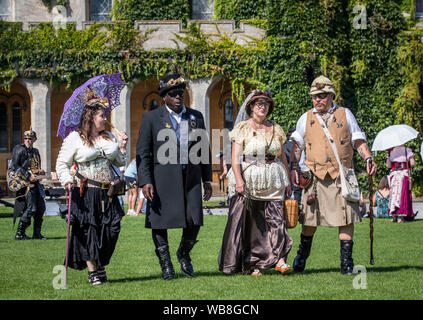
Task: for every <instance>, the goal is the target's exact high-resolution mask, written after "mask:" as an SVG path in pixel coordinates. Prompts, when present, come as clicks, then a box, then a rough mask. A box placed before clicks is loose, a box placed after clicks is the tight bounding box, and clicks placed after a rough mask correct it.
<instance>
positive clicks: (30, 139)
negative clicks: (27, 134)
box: [24, 138, 32, 141]
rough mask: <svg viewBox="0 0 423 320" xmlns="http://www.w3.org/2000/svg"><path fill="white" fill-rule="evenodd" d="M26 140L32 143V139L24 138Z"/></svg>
mask: <svg viewBox="0 0 423 320" xmlns="http://www.w3.org/2000/svg"><path fill="white" fill-rule="evenodd" d="M24 140H29V141H32V138H24Z"/></svg>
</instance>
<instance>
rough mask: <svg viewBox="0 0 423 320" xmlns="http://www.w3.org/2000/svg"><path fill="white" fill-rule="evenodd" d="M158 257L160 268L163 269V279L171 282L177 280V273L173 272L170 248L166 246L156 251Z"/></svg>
mask: <svg viewBox="0 0 423 320" xmlns="http://www.w3.org/2000/svg"><path fill="white" fill-rule="evenodd" d="M156 255H157V257H158V258H159V262H160V266H161V267H162V278H163V279H164V280H170V279H174V278H175V271H174V270H173V265H172V261H171V260H170V254H169V246H168V245H164V246H161V247H158V248H157V249H156Z"/></svg>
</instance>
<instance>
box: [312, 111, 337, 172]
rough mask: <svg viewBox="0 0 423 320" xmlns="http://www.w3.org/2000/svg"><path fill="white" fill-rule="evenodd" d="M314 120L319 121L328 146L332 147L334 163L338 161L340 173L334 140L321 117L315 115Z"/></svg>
mask: <svg viewBox="0 0 423 320" xmlns="http://www.w3.org/2000/svg"><path fill="white" fill-rule="evenodd" d="M316 118H317V120H319V122H320V124H321V125H322V129H323V132H324V133H325V135H326V137H327V138H328V140H329V143H330V146H331V147H332V150H333V153H334V154H335V158H336V161H338V164H339V171H340V172H341V171H342V170H341V167H342V164H341V159H339V154H338V150H337V149H336V145H335V140H334V139H333V138H332V136H331V134H330V132H329V129H328V127H327V126H326V123H325V122H324V121H323V119H322V117H321V116H320V115H319V114H318V113H316Z"/></svg>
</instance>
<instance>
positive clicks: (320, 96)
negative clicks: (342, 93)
mask: <svg viewBox="0 0 423 320" xmlns="http://www.w3.org/2000/svg"><path fill="white" fill-rule="evenodd" d="M328 95H329V93H319V94H313V96H312V98H313V99H317V98H319V99H325V98H326V97H327V96H328Z"/></svg>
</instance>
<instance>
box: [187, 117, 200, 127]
mask: <svg viewBox="0 0 423 320" xmlns="http://www.w3.org/2000/svg"><path fill="white" fill-rule="evenodd" d="M188 124H189V127H190V128H191V129H192V130H193V129H197V126H198V125H197V119H195V116H194V115H193V114H190V115H189V120H188Z"/></svg>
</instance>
